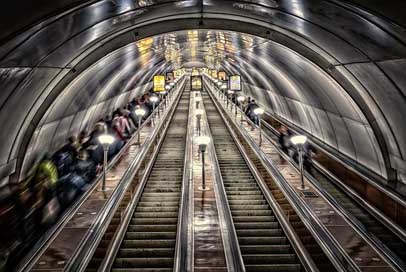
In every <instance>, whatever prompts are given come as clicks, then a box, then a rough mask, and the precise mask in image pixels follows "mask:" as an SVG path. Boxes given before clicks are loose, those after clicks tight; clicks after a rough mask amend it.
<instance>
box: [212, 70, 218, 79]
mask: <svg viewBox="0 0 406 272" xmlns="http://www.w3.org/2000/svg"><path fill="white" fill-rule="evenodd" d="M211 76H212V77H214V78H217V71H216V70H211Z"/></svg>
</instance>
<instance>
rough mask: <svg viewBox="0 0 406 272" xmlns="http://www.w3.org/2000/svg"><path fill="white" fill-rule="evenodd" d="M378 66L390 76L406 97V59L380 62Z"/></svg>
mask: <svg viewBox="0 0 406 272" xmlns="http://www.w3.org/2000/svg"><path fill="white" fill-rule="evenodd" d="M378 66H379V67H380V68H381V69H382V70H383V71H384V72H385V74H386V75H388V76H389V78H390V79H391V80H392V82H393V83H394V84H395V85H396V86H397V88H398V89H399V90H400V91H401V92H402V93H403V95H404V96H406V76H405V71H406V59H398V60H388V61H383V62H378Z"/></svg>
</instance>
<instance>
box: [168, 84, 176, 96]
mask: <svg viewBox="0 0 406 272" xmlns="http://www.w3.org/2000/svg"><path fill="white" fill-rule="evenodd" d="M173 86H175V82H171V83H169V87H170V89H172V91H171V92H169V94H168V95H169V99H171V98H172V93H173Z"/></svg>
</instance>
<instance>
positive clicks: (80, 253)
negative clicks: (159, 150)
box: [65, 81, 184, 272]
mask: <svg viewBox="0 0 406 272" xmlns="http://www.w3.org/2000/svg"><path fill="white" fill-rule="evenodd" d="M179 85H180V86H178V89H177V90H176V91H175V92H177V94H176V96H177V98H176V99H173V100H172V101H171V104H169V105H168V107H169V110H168V107H167V108H166V109H167V110H166V112H165V113H164V114H163V116H162V118H161V119H160V121H159V123H158V124H157V127H156V129H155V130H154V131H153V133H152V134H150V135H149V136H148V138H147V139H146V140H145V142H144V144H143V145H142V147H141V148H140V150H139V153H138V156H137V157H136V158H135V159H134V160H133V161H132V162H131V163H130V165H129V167H128V168H127V169H126V172H125V173H124V175H123V177H122V178H121V180H120V182H119V183H118V185H117V187H116V188H115V189H114V191H113V193H112V194H111V196H110V197H109V199H108V201H107V202H106V203H105V204H104V206H103V208H102V210H101V211H100V212H99V214H98V216H97V218H96V220H95V224H94V225H93V227H92V228H91V230H89V231H87V233H86V236H85V237H84V238H83V239H82V242H81V243H80V245H79V247H78V248H77V249H76V250H75V253H74V255H73V256H72V258H71V259H70V261H69V264H68V266H67V268H66V269H65V270H66V271H72V272H80V271H84V270H85V269H86V266H87V264H88V263H89V261H90V260H91V258H92V255H93V253H94V251H95V250H96V248H97V246H98V243H99V241H100V240H101V239H102V237H103V235H104V233H105V230H106V229H107V227H108V225H109V224H108V223H109V221H110V220H111V218H112V217H113V215H114V212H115V211H116V209H117V208H118V206H119V203H120V200H121V199H122V197H124V193H125V191H126V190H127V188H128V186H129V185H130V183H131V181H132V180H133V178H134V175H135V172H136V169H137V168H138V167H139V165H140V164H141V163H142V161H143V158H144V156H145V154H146V152H147V151H148V149H149V148H148V146H150V145H151V144H153V142H154V141H155V138H156V136H157V134H158V133H159V132H160V129H161V127H162V126H163V124H164V122H165V120H166V119H167V118H168V117H170V116H171V113H172V111H173V107H171V105H173V104H174V103H176V102H177V101H178V100H179V97H180V94H181V93H182V92H181V90H182V89H183V87H184V81H182V82H180V84H179ZM161 104H163V103H161Z"/></svg>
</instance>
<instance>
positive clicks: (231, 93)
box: [227, 90, 234, 111]
mask: <svg viewBox="0 0 406 272" xmlns="http://www.w3.org/2000/svg"><path fill="white" fill-rule="evenodd" d="M227 93H228V94H229V96H231V97H233V94H234V91H233V90H228V92H227ZM230 99H231V98H227V109H228V104H229V103H230V104H231V111H232V110H233V105H232V103H231V101H229V100H230Z"/></svg>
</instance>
